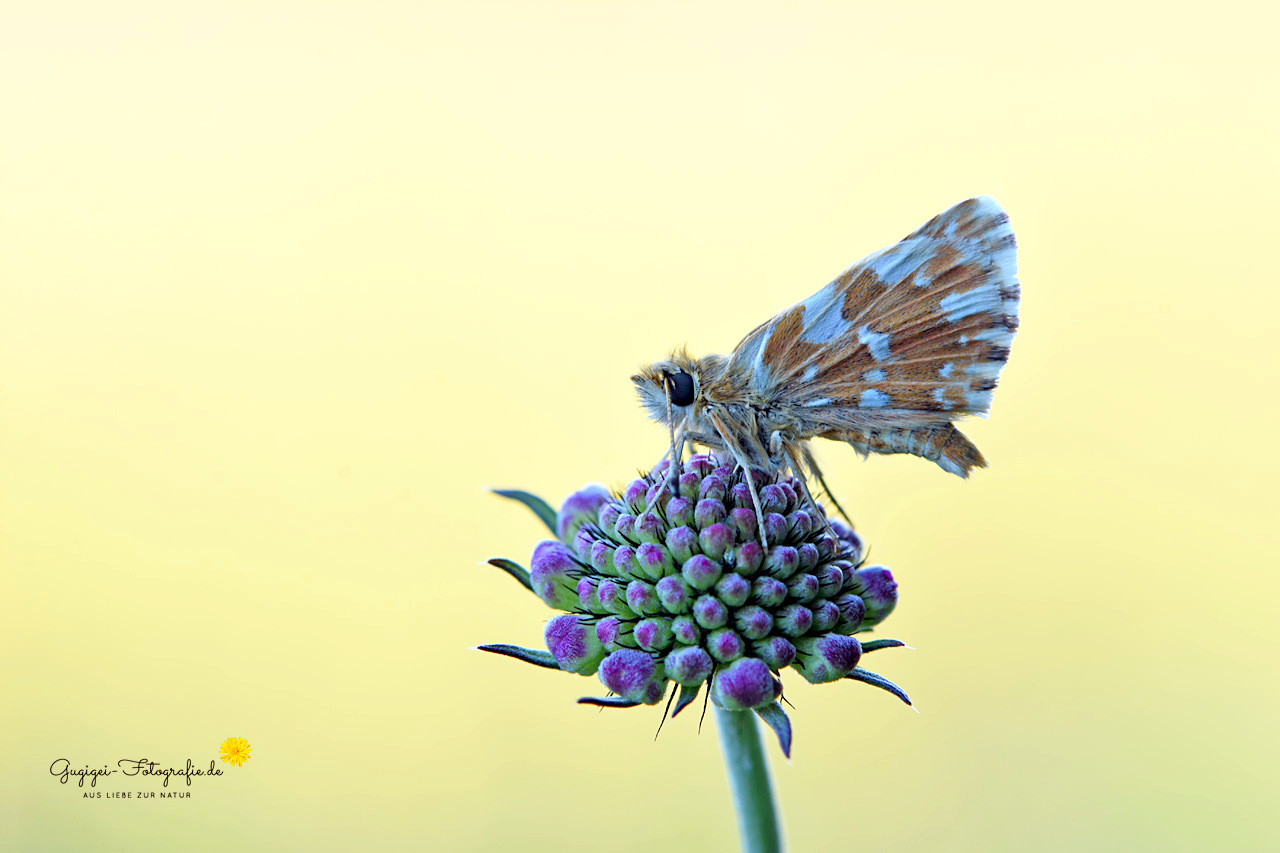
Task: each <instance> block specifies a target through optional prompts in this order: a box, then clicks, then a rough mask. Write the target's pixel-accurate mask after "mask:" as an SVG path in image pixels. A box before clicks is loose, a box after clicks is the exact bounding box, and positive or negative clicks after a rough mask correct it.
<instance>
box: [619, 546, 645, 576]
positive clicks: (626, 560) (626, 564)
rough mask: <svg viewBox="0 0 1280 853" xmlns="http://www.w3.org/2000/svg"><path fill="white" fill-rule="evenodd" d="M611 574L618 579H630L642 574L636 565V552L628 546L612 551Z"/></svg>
mask: <svg viewBox="0 0 1280 853" xmlns="http://www.w3.org/2000/svg"><path fill="white" fill-rule="evenodd" d="M612 574H613V576H614V577H619V578H631V577H635V576H636V575H639V574H643V572H641V571H640V565H639V564H638V563H636V550H635V549H634V548H632V547H631V546H630V545H620V546H618V547H617V548H615V549H614V550H613V572H612Z"/></svg>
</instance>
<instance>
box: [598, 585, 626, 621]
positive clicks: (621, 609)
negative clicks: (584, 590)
mask: <svg viewBox="0 0 1280 853" xmlns="http://www.w3.org/2000/svg"><path fill="white" fill-rule="evenodd" d="M596 595H597V596H599V597H600V606H601V607H603V608H604V609H605V610H606V611H608V612H609V613H612V614H614V615H615V616H633V615H635V611H634V610H632V609H631V606H630V605H629V604H627V588H626V587H625V586H624V585H623V584H622V582H621V581H616V580H614V579H613V578H602V579H601V580H600V583H599V584H597V585H596Z"/></svg>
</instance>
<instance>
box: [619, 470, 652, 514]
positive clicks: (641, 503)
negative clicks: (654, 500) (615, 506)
mask: <svg viewBox="0 0 1280 853" xmlns="http://www.w3.org/2000/svg"><path fill="white" fill-rule="evenodd" d="M648 491H649V483H648V482H646V480H645V479H644V478H643V477H640V478H639V479H635V480H632V481H631V482H630V483H627V486H626V488H624V489H623V490H622V501H623V503H625V504H626V505H627V507H628V508H629V509H630V510H631V512H632V513H633V514H634V515H639V514H640V513H642V512H644V508H645V494H646V493H647V492H648Z"/></svg>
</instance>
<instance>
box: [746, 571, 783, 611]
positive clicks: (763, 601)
mask: <svg viewBox="0 0 1280 853" xmlns="http://www.w3.org/2000/svg"><path fill="white" fill-rule="evenodd" d="M751 600H752V601H754V602H755V603H756V604H759V605H760V606H761V607H768V608H773V607H777V606H778V605H779V604H781V603H782V602H784V601H786V600H787V585H786V584H784V583H783V582H782V581H780V580H778V579H777V578H771V577H769V576H768V575H761V576H760V577H758V578H756V579H755V581H754V582H753V583H752V584H751Z"/></svg>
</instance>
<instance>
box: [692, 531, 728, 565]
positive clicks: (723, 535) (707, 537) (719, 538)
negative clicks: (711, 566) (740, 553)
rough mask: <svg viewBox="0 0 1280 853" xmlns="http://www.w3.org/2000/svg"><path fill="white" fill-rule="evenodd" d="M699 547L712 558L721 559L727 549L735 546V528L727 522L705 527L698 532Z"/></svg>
mask: <svg viewBox="0 0 1280 853" xmlns="http://www.w3.org/2000/svg"><path fill="white" fill-rule="evenodd" d="M698 547H699V548H701V549H702V553H703V554H706V555H707V556H708V557H710V558H711V559H713V560H719V559H721V558H723V557H724V552H725V551H727V550H729V549H730V548H732V547H733V530H732V529H730V527H729V526H728V525H727V524H712V525H711V526H709V527H704V528H702V532H701V533H699V534H698Z"/></svg>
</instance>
